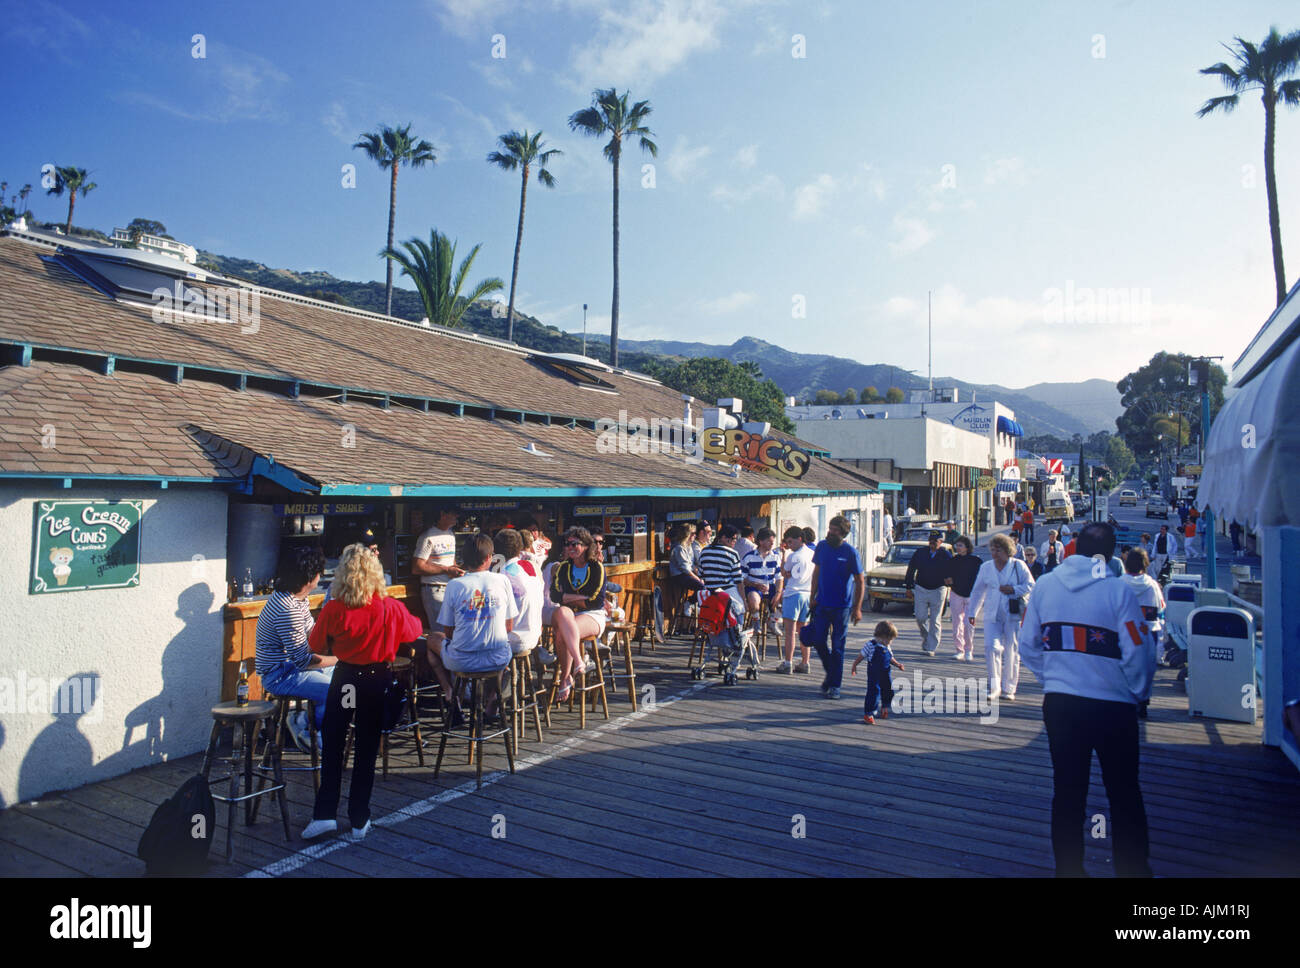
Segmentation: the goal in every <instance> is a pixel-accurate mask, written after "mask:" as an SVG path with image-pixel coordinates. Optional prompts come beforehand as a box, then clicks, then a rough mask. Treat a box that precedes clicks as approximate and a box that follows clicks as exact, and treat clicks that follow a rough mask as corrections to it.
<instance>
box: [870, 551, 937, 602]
mask: <svg viewBox="0 0 1300 968" xmlns="http://www.w3.org/2000/svg"><path fill="white" fill-rule="evenodd" d="M928 547H929V544H928V543H927V542H925V541H906V540H904V541H895V542H894V543H893V544H892V545H890V546H889V551H888V552H887V553H886V554H883V555H880V556H878V557H877V558H876V561H877V562H878V564H877V565H876V567H875V568H872V569H870V570H869V571H868V572H867V599H868V600H869V601H870V602H871V610H872V611H873V612H883V611H884V610H885V606H886V605H888V604H890V603H891V602H892V603H896V604H899V605H911V604H912V592H911V591H910V590H909V589H908V588H907V587H906V586H905V585H904V584H903V578H904V577H905V576H906V575H907V566H908V564H909V563H910V562H911V560H912V555H914V554H916V553H917V552H918V551H920V550H921V549H922V548H928ZM940 547H943V548H947V549H948V551H949V552H951V551H952V545H950V544H947V543H943V544H941V545H940Z"/></svg>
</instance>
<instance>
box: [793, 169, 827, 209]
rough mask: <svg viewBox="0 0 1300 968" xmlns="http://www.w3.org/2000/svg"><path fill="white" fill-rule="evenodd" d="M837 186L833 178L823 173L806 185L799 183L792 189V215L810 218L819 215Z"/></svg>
mask: <svg viewBox="0 0 1300 968" xmlns="http://www.w3.org/2000/svg"><path fill="white" fill-rule="evenodd" d="M837 187H838V185H837V183H836V181H835V179H834V178H832V177H831V176H830V175H828V174H825V173H823V174H820V175H818V176H817V177H816V178H815V179H813V180H812V181H810V182H809V183H808V184H807V185H800V186H799V187H798V188H796V189H795V190H794V217H795V218H797V219H811V218H816V217H817V216H819V215H821V214H822V213H823V212H824V211H825V209H826V203H827V202H828V201H829V200H830V196H831V195H832V194H833V193H834V192H835V190H836V188H837Z"/></svg>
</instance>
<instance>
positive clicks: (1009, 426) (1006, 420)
mask: <svg viewBox="0 0 1300 968" xmlns="http://www.w3.org/2000/svg"><path fill="white" fill-rule="evenodd" d="M998 433H1000V434H1006V435H1007V436H1008V437H1023V436H1024V435H1025V431H1024V429H1023V428H1022V427H1021V426H1020V424H1018V423H1016V422H1015V421H1014V420H1012V419H1011V418H1010V417H998Z"/></svg>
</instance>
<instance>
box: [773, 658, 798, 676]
mask: <svg viewBox="0 0 1300 968" xmlns="http://www.w3.org/2000/svg"><path fill="white" fill-rule="evenodd" d="M776 671H777V672H784V673H785V674H786V675H789V674H790V673H791V672H793V671H794V667H793V666H792V665H790V663H788V662H786V661H785V660H782V661H781V662H780V663H778V664H777V667H776Z"/></svg>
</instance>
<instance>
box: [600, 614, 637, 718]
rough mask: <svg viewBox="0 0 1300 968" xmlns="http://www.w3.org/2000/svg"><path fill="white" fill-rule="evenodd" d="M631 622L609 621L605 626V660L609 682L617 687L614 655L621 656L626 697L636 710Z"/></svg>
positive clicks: (634, 710)
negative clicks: (625, 680)
mask: <svg viewBox="0 0 1300 968" xmlns="http://www.w3.org/2000/svg"><path fill="white" fill-rule="evenodd" d="M633 630H634V626H633V625H632V623H631V622H609V623H608V624H607V625H606V626H605V643H606V645H605V649H606V652H605V656H604V658H605V660H606V661H608V662H609V682H610V685H611V686H613V687H614V688H615V689H618V679H619V676H618V674H617V673H616V672H615V671H614V656H615V655H616V654H617V655H620V656H622V658H623V672H624V675H623V678H625V679H627V698H628V702H630V703H631V704H632V711H633V712H636V709H637V705H636V669H635V668H633V666H632V632H633Z"/></svg>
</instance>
